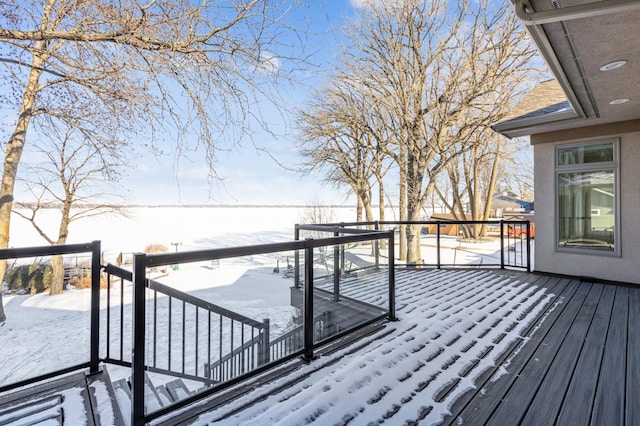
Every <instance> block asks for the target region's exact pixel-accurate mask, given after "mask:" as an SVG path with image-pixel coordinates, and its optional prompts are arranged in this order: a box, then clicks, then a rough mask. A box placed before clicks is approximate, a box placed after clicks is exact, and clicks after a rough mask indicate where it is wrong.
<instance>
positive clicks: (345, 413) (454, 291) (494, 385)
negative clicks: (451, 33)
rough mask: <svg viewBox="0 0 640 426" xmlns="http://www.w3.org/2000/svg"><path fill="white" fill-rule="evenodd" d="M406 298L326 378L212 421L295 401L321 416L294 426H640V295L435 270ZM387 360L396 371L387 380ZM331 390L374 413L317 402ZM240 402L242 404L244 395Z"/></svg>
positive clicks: (519, 276)
mask: <svg viewBox="0 0 640 426" xmlns="http://www.w3.org/2000/svg"><path fill="white" fill-rule="evenodd" d="M373 278H374V277H366V276H362V277H360V279H361V280H356V281H353V282H345V283H344V284H345V285H344V287H342V288H341V292H342V291H344V293H343V294H347V293H351V292H353V293H351V294H352V295H353V296H354V297H355V296H357V297H358V298H364V296H363V294H365V293H367V292H368V293H369V296H372V297H373V296H375V297H376V298H378V297H380V296H377V295H375V294H374V293H375V292H376V291H375V290H374V289H375V288H376V287H375V285H374V284H375V281H371V280H373ZM396 287H397V288H396V292H397V294H398V295H400V296H399V297H398V317H399V321H397V322H392V323H389V324H388V325H386V326H385V329H384V330H386V331H385V333H384V335H382V334H379V335H375V334H372V335H369V336H367V337H365V338H364V339H363V340H362V341H361V342H360V343H359V344H358V345H359V346H358V347H354V348H352V351H349V356H345V357H344V358H343V357H342V355H340V350H339V351H337V352H335V353H331V354H328V353H327V354H324V356H322V357H321V359H322V358H324V357H327V362H328V361H329V360H331V362H330V363H329V364H327V365H326V366H323V365H320V364H321V363H310V364H309V365H308V367H303V368H301V369H292V370H288V371H287V375H285V376H284V377H282V379H283V380H286V382H285V383H282V384H281V386H279V387H277V388H269V387H267V388H265V389H264V392H265V393H262V394H260V393H259V392H260V391H259V390H256V395H254V396H246V397H243V398H246V403H243V405H241V406H239V407H237V408H236V409H234V410H233V411H231V412H226V411H225V410H227V409H226V408H220V409H217V408H216V409H214V410H213V412H212V413H211V414H210V416H211V417H209V418H211V419H219V420H224V421H229V422H232V421H235V420H234V419H236V418H237V419H242V418H244V417H242V416H243V414H242V413H241V412H242V410H245V409H251V410H254V411H255V413H256V414H255V415H256V416H262V414H259V413H258V412H260V413H262V411H261V410H264V413H265V414H264V417H256V418H255V419H258V418H259V419H261V420H265V421H267V419H271V415H272V413H271V411H270V410H271V407H272V406H273V404H272V403H271V404H268V403H266V402H265V403H262V402H260V401H267V400H269V398H272V397H273V398H274V399H273V400H274V401H277V400H284V399H286V400H289V398H293V397H295V398H299V399H300V401H305V402H304V404H302V403H300V404H297V405H296V407H295V410H299V411H300V412H301V413H311V414H307V417H304V416H303V417H301V418H300V419H303V418H304V419H306V420H304V421H303V420H300V421H299V423H295V422H294V423H292V424H307V423H314V424H315V423H317V424H346V423H353V424H369V423H371V424H373V423H381V422H385V423H386V422H388V423H389V424H417V423H420V422H423V421H424V423H425V424H434V423H436V424H449V425H452V424H468V425H485V424H495V425H511V424H523V425H547V424H557V425H565V424H570V425H589V424H606V425H621V426H622V425H637V424H640V404H638V403H637V395H638V394H639V393H640V344H639V343H638V341H639V340H640V332H639V331H638V328H637V324H638V323H639V322H640V286H637V287H633V286H627V285H622V284H615V283H601V282H588V281H581V280H579V279H571V278H568V277H557V276H551V275H544V274H536V273H524V272H514V271H495V270H494V271H482V270H442V271H434V270H430V271H429V270H426V269H424V270H415V271H411V272H409V271H408V270H400V271H399V272H398V273H397V282H396ZM371 300H374V299H371ZM375 300H376V301H377V300H378V299H375ZM503 302H504V303H503ZM417 318H421V319H424V322H422V321H418V320H417ZM525 318H526V320H525ZM516 327H517V328H516ZM507 333H512V334H511V335H510V338H509V339H508V340H506V339H505V341H504V342H506V343H504V344H502V345H500V341H501V339H502V338H503V337H504V335H506V334H507ZM376 336H377V337H376ZM507 343H508V344H507ZM447 351H448V352H447ZM456 351H457V353H458V354H459V356H452V355H451V354H452V353H456ZM319 352H321V351H319ZM442 354H446V355H442ZM463 354H464V355H463ZM331 356H338V358H335V359H333V358H331ZM418 356H419V359H420V362H416V360H417V359H418ZM381 358H384V359H385V360H387V361H386V364H385V367H384V368H380V367H379V365H378V367H377V368H380V369H379V370H376V365H377V364H376V360H378V359H381ZM329 365H330V366H331V367H330V369H327V368H325V367H328V366H329ZM345 366H350V369H349V370H348V371H349V372H348V373H346V372H345V371H343V368H346V367H345ZM354 366H355V367H354ZM302 373H304V375H302ZM288 374H291V375H292V377H288ZM345 374H346V375H345ZM314 375H315V376H316V377H317V378H320V377H321V378H322V381H323V382H322V383H323V387H322V388H319V387H318V386H319V385H318V383H316V382H315V381H314V380H313V379H311V377H312V376H314ZM294 376H295V377H294ZM350 376H353V377H354V380H355V379H356V378H357V379H358V380H357V381H355V382H354V381H353V380H351V381H350V380H349V378H350ZM316 380H317V379H316ZM354 383H355V385H354ZM291 384H295V391H294V390H289V388H290V387H291V386H292V385H291ZM349 384H350V386H349V388H348V389H346V390H345V389H342V388H341V387H340V386H343V385H349ZM285 390H286V392H287V394H286V396H282V393H283V392H285ZM329 390H330V391H331V392H333V391H335V392H337V394H342V393H345V394H348V395H349V398H345V399H344V400H349V401H351V400H353V401H354V404H355V401H364V402H361V403H359V404H357V405H353V404H349V403H348V402H345V403H343V400H342V399H341V400H338V401H334V402H332V404H330V405H326V406H325V405H323V404H322V401H324V400H329V399H328V396H329V395H326V397H327V398H317V397H318V394H319V393H322V392H329ZM229 394H230V395H231V399H230V401H231V400H233V397H239V396H240V395H241V394H242V392H238V393H235V394H234V392H233V391H230V393H229ZM452 395H455V397H454V398H452V397H451V396H452ZM254 404H258V405H259V406H260V407H259V408H255V407H254ZM444 405H446V409H444V410H443V409H442V407H443V406H444ZM314 407H315V408H314ZM211 408H212V409H213V407H211ZM292 409H294V408H292ZM335 410H337V411H335ZM254 411H252V412H254ZM275 411H276V412H278V413H279V411H278V410H275ZM284 411H286V410H284ZM284 411H283V412H284ZM447 411H448V412H449V414H448V415H447ZM438 412H439V413H440V414H438V415H437V417H434V416H431V417H430V413H438ZM279 415H285V414H282V413H280V414H279ZM286 415H290V413H287V414H286ZM442 416H444V417H442ZM247 418H251V419H252V421H254V420H255V419H254V418H253V417H247ZM316 419H317V422H316ZM324 419H326V422H325V420H324ZM438 419H440V420H438ZM255 421H256V422H258V421H259V420H255ZM323 422H325V423H323ZM256 424H257V423H256Z"/></svg>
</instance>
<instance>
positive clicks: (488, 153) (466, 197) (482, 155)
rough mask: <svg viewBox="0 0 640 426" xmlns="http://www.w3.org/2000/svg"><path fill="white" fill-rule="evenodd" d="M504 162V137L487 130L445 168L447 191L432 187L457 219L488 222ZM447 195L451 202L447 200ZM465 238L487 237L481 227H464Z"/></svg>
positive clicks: (484, 228) (483, 228)
mask: <svg viewBox="0 0 640 426" xmlns="http://www.w3.org/2000/svg"><path fill="white" fill-rule="evenodd" d="M505 159H506V155H505V153H504V138H503V137H502V136H500V135H498V134H496V133H494V132H492V131H491V130H490V129H488V130H487V131H486V132H485V133H484V137H482V135H478V136H477V139H474V143H473V144H471V145H470V146H469V147H467V148H465V149H463V150H462V154H461V155H460V156H459V157H458V161H454V162H451V163H449V164H448V165H447V176H448V178H449V185H447V186H446V188H447V189H448V192H446V193H445V192H444V191H443V190H442V189H441V188H439V187H437V186H436V187H435V191H436V192H437V194H438V196H439V198H440V200H441V202H442V203H443V204H444V205H445V206H446V208H447V209H448V210H449V211H450V212H451V213H452V214H453V216H454V217H455V218H456V219H458V220H474V221H480V220H487V219H488V218H489V215H490V211H491V210H490V209H491V204H492V199H493V194H494V192H495V188H496V183H497V181H498V176H499V171H500V170H501V163H502V162H503V161H504V160H505ZM448 195H450V196H451V200H448ZM462 230H463V232H464V233H465V237H467V238H476V239H478V238H480V237H484V236H486V227H484V226H475V225H474V226H463V227H462Z"/></svg>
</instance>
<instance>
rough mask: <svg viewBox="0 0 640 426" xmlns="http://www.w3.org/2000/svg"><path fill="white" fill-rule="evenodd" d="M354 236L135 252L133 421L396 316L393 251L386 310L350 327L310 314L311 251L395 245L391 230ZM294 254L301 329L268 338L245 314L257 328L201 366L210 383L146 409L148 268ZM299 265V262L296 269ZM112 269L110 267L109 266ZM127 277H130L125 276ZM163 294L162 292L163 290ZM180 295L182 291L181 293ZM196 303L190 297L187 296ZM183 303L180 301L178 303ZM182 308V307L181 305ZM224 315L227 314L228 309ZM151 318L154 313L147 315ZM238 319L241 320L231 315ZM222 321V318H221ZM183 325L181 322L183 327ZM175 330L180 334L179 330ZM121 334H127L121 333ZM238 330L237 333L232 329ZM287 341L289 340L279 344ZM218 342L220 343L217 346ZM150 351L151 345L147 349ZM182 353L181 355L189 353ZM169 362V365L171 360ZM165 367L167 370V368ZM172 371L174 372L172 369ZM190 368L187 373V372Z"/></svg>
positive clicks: (369, 314) (264, 324) (261, 324)
mask: <svg viewBox="0 0 640 426" xmlns="http://www.w3.org/2000/svg"><path fill="white" fill-rule="evenodd" d="M353 234H354V235H348V236H337V237H329V238H320V239H308V240H305V241H294V242H289V243H277V244H265V245H257V246H247V247H234V248H226V249H213V250H202V251H193V252H180V253H166V254H157V255H147V254H135V255H134V260H133V273H132V275H131V279H132V283H133V284H132V287H133V300H132V308H133V313H132V333H133V336H132V341H133V351H132V353H133V355H132V357H131V369H132V376H131V395H132V418H131V419H132V424H134V425H136V424H144V423H146V422H149V421H151V420H153V419H156V418H158V417H160V416H163V415H165V414H168V413H170V412H171V411H173V410H175V409H178V408H180V407H183V406H185V405H187V404H190V403H192V402H195V401H196V400H198V399H200V398H202V397H206V396H208V395H211V394H213V393H214V392H216V391H218V390H219V389H221V388H223V387H226V386H230V385H232V384H234V383H236V382H237V381H238V380H241V379H242V378H243V377H244V376H246V375H248V374H256V373H257V372H260V371H263V370H264V369H266V368H269V366H270V365H272V364H273V363H274V362H282V361H285V360H287V359H290V358H291V357H295V356H301V355H302V356H303V357H305V358H306V359H309V360H311V359H312V358H313V356H314V355H313V354H314V350H315V349H316V346H317V345H318V344H321V343H326V342H328V341H331V340H332V339H336V338H339V337H340V336H342V335H344V334H346V333H348V332H350V331H353V330H354V329H355V328H358V327H363V326H365V325H367V324H369V323H371V322H372V321H375V320H378V319H380V318H383V317H385V316H386V317H388V318H389V319H394V318H395V304H394V302H395V297H393V295H394V290H393V283H394V279H393V277H394V270H393V253H391V255H390V256H388V257H389V258H390V259H391V261H390V262H388V264H387V265H388V266H387V267H385V268H384V269H385V271H386V272H384V274H385V275H384V276H385V281H386V283H387V286H388V287H389V288H390V289H389V290H387V293H388V294H389V295H390V297H389V298H388V305H387V306H386V307H385V309H380V308H377V309H376V310H375V311H374V310H372V311H370V312H365V311H363V310H361V311H359V312H360V313H362V312H364V313H365V314H366V315H361V317H360V318H359V320H357V321H352V323H350V324H351V326H350V327H349V328H346V327H345V328H344V329H341V330H339V331H338V329H337V327H333V328H332V327H331V325H330V324H329V321H331V319H330V315H331V314H330V313H329V314H327V313H324V312H323V313H322V314H321V315H318V316H315V315H314V307H315V305H316V300H315V298H317V297H319V296H318V294H320V293H318V292H316V291H315V289H314V275H313V269H314V266H317V265H315V263H314V258H317V256H315V255H314V253H315V252H318V251H320V250H323V251H324V250H326V249H327V248H331V247H334V246H336V245H349V244H359V243H365V242H368V244H369V245H375V243H376V242H377V241H379V240H385V241H386V243H387V246H388V247H390V250H391V251H392V250H393V232H366V233H357V234H356V233H353ZM283 252H286V253H289V252H293V253H298V252H304V257H305V262H304V263H303V267H302V269H303V270H304V276H305V279H304V282H303V283H304V290H303V291H302V299H303V301H302V306H301V308H302V309H301V310H302V312H303V322H302V330H301V331H295V332H292V333H290V335H289V336H287V335H285V336H281V337H282V338H281V339H280V338H276V339H274V341H273V342H271V341H270V340H269V337H268V322H256V321H253V320H251V321H249V320H248V319H244V320H243V322H242V324H249V325H251V327H253V330H255V331H246V332H245V331H244V330H245V329H244V328H241V330H243V331H241V333H245V336H246V339H245V338H242V337H241V338H240V344H239V345H237V346H236V345H235V343H230V344H228V345H226V347H227V349H228V350H226V351H223V352H222V353H221V356H219V357H218V358H217V359H215V360H213V361H212V362H206V363H205V364H204V365H203V376H206V377H207V379H209V380H210V382H209V383H210V384H211V385H212V386H210V387H205V388H202V389H201V390H200V391H199V393H198V394H196V395H190V396H187V397H185V398H184V399H182V400H180V401H177V402H175V403H174V404H172V405H170V406H167V407H164V408H161V409H158V410H156V411H154V412H151V413H149V412H145V392H144V384H145V371H146V370H149V369H150V366H149V365H148V363H149V361H148V359H149V355H147V354H146V352H147V351H148V348H153V344H150V342H149V341H148V339H149V336H153V333H152V332H151V331H152V330H149V327H152V326H151V325H150V322H149V319H148V318H149V317H150V315H149V310H150V309H153V308H151V306H153V304H150V303H149V302H148V300H149V295H148V294H147V293H148V291H149V290H148V289H150V288H151V287H154V286H155V287H156V288H159V287H158V286H157V284H152V282H151V281H150V280H149V279H148V277H147V271H149V270H151V269H152V268H160V267H163V266H169V265H180V264H184V263H191V262H211V261H212V260H215V259H218V260H219V259H226V258H238V257H243V256H255V255H258V254H267V253H283ZM298 267H300V265H297V266H296V268H298ZM112 269H113V268H112ZM127 278H128V276H127ZM163 291H164V293H167V291H166V289H163ZM164 293H163V294H164ZM173 297H175V298H176V299H178V295H177V294H174V295H173ZM180 297H182V296H180ZM191 302H192V303H195V302H194V301H191ZM178 303H183V302H178ZM183 310H184V308H183ZM226 315H227V317H230V316H231V314H230V313H227V314H226ZM151 317H153V316H151ZM234 321H238V324H240V320H239V319H235V320H234ZM220 324H221V323H220ZM183 327H184V326H183ZM332 329H333V330H334V331H335V333H334V334H333V335H331V333H329V332H328V331H329V330H332ZM179 333H184V331H180V332H179ZM300 333H301V335H302V344H301V345H299V344H294V343H293V342H296V341H299V339H300V337H299V334H300ZM122 334H123V335H124V334H125V333H122ZM232 335H236V334H232ZM282 342H288V343H282ZM219 346H220V347H222V346H224V345H219ZM151 350H152V351H153V349H151ZM187 352H189V351H188V350H187V351H186V352H185V355H181V359H184V358H186V357H187ZM172 365H173V364H172ZM168 370H169V369H167V371H168ZM178 370H179V373H180V374H183V372H182V365H181V364H180V368H178ZM171 372H172V373H175V371H173V370H171ZM187 373H190V374H191V372H188V371H187Z"/></svg>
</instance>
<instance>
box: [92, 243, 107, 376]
mask: <svg viewBox="0 0 640 426" xmlns="http://www.w3.org/2000/svg"><path fill="white" fill-rule="evenodd" d="M99 334H100V241H93V242H92V243H91V336H90V342H91V343H90V346H91V361H90V365H89V374H94V373H97V372H98V371H100V369H99V365H98V364H99V363H100V336H99ZM107 346H108V343H107Z"/></svg>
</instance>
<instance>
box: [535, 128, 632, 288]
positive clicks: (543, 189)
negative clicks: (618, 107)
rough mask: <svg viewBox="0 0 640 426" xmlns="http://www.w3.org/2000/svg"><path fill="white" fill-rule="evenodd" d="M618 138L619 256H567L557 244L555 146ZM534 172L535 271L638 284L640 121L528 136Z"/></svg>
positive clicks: (593, 254)
mask: <svg viewBox="0 0 640 426" xmlns="http://www.w3.org/2000/svg"><path fill="white" fill-rule="evenodd" d="M604 138H619V141H620V145H619V150H620V152H619V160H620V161H619V169H618V170H619V175H618V180H619V182H618V188H619V193H618V194H617V197H619V206H620V207H619V228H620V229H619V231H620V232H619V233H618V235H619V241H618V242H617V243H618V244H620V252H619V255H612V254H610V253H607V254H603V253H602V252H598V251H597V250H594V251H592V252H588V251H587V250H584V253H568V252H566V251H562V250H559V249H558V248H557V243H556V241H557V240H556V238H557V236H556V232H557V231H556V222H557V220H556V215H557V204H556V199H557V190H556V165H555V161H556V159H555V147H556V146H557V145H558V144H561V143H575V142H588V141H593V140H598V139H604ZM531 142H532V144H533V145H534V172H535V178H534V179H535V203H536V204H535V206H536V209H535V221H536V237H535V266H534V268H535V270H536V271H540V272H551V273H556V274H564V275H572V276H582V277H594V278H600V279H605V280H612V281H621V282H627V283H634V284H640V122H637V121H636V122H626V123H619V125H618V126H616V125H611V124H609V125H606V126H597V127H589V128H581V129H577V130H575V131H562V132H553V133H545V134H540V135H532V136H531Z"/></svg>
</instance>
